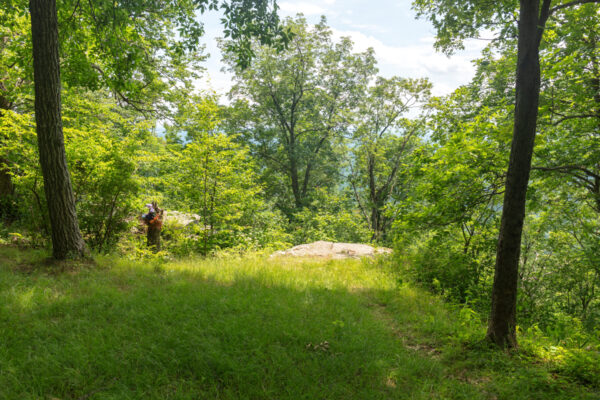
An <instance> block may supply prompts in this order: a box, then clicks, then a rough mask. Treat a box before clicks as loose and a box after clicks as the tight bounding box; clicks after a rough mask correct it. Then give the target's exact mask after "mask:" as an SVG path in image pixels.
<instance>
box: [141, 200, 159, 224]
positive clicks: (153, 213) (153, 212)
mask: <svg viewBox="0 0 600 400" xmlns="http://www.w3.org/2000/svg"><path fill="white" fill-rule="evenodd" d="M146 207H148V212H147V213H146V214H143V215H142V219H143V220H144V222H145V223H146V224H149V223H150V221H152V220H153V219H154V217H156V210H154V206H153V205H152V204H146Z"/></svg>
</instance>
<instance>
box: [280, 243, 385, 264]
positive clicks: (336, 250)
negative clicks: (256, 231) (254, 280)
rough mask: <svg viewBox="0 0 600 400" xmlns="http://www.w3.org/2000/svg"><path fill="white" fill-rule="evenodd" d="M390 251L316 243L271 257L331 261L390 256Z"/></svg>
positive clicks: (358, 245) (357, 245)
mask: <svg viewBox="0 0 600 400" xmlns="http://www.w3.org/2000/svg"><path fill="white" fill-rule="evenodd" d="M391 252H392V249H388V248H386V247H373V246H369V245H367V244H360V243H334V242H325V241H322V240H321V241H318V242H314V243H308V244H301V245H298V246H294V247H292V248H291V249H288V250H280V251H276V252H275V253H273V254H272V255H271V257H277V256H292V257H328V258H333V259H342V258H360V257H373V256H377V255H380V254H390V253H391Z"/></svg>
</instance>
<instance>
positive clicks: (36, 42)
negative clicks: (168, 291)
mask: <svg viewBox="0 0 600 400" xmlns="http://www.w3.org/2000/svg"><path fill="white" fill-rule="evenodd" d="M29 10H30V13H31V33H32V44H33V73H34V86H35V121H36V132H37V138H38V150H39V155H40V165H41V168H42V175H43V177H44V191H45V193H46V202H47V204H48V211H49V213H50V228H51V236H52V254H53V256H54V258H56V259H59V260H60V259H66V258H78V257H81V256H85V255H86V253H87V250H86V247H85V243H84V241H83V238H82V236H81V232H80V231H79V224H78V221H77V214H76V211H75V198H74V197H73V189H72V187H71V178H70V176H69V170H68V168H67V156H66V152H65V144H64V137H63V129H62V119H61V94H60V91H61V82H60V64H59V54H58V22H57V14H56V1H55V0H30V2H29Z"/></svg>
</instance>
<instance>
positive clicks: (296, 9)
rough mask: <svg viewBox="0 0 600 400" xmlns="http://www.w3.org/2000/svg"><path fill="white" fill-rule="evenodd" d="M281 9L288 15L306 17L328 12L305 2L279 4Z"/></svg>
mask: <svg viewBox="0 0 600 400" xmlns="http://www.w3.org/2000/svg"><path fill="white" fill-rule="evenodd" d="M325 3H326V4H333V3H332V2H327V1H325ZM279 8H280V9H281V11H282V12H283V13H284V14H286V15H296V14H298V13H302V14H304V15H322V14H325V13H326V12H327V10H326V9H325V8H323V7H320V6H318V5H316V4H313V3H308V2H305V1H298V2H296V1H295V2H287V1H286V2H282V3H280V4H279Z"/></svg>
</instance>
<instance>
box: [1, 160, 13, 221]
mask: <svg viewBox="0 0 600 400" xmlns="http://www.w3.org/2000/svg"><path fill="white" fill-rule="evenodd" d="M7 164H8V161H7V160H5V159H3V158H0V219H1V220H5V221H11V220H12V219H13V218H15V206H14V197H13V195H14V192H15V188H14V186H13V183H12V178H11V176H10V174H9V170H8V168H7V167H6V165H7Z"/></svg>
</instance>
